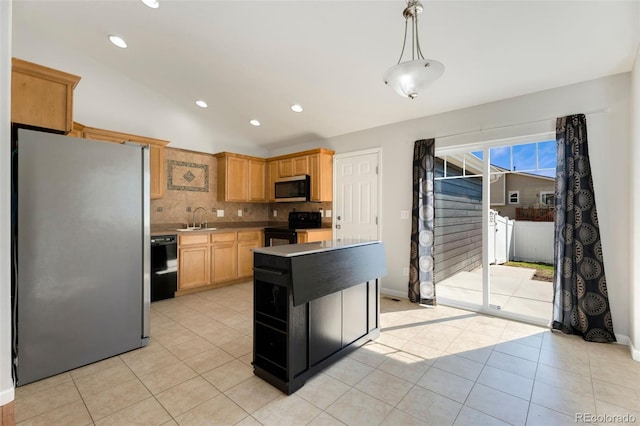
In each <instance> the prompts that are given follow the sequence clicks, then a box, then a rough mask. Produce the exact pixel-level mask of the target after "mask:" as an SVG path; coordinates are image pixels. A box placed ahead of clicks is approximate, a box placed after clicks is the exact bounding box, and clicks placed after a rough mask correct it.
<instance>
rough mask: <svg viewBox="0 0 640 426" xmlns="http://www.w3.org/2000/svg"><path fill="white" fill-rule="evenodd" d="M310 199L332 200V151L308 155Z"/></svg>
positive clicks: (321, 151) (322, 150)
mask: <svg viewBox="0 0 640 426" xmlns="http://www.w3.org/2000/svg"><path fill="white" fill-rule="evenodd" d="M309 169H310V170H309V175H311V201H333V151H327V150H324V149H321V150H319V152H318V153H315V154H310V155H309Z"/></svg>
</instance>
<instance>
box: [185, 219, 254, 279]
mask: <svg viewBox="0 0 640 426" xmlns="http://www.w3.org/2000/svg"><path fill="white" fill-rule="evenodd" d="M261 246H262V230H255V231H238V232H218V233H194V234H189V235H184V234H182V235H179V237H178V291H180V290H191V289H195V288H198V287H205V286H212V285H216V284H224V283H226V282H232V281H234V280H237V279H239V278H246V277H250V276H252V275H253V252H251V249H252V248H254V247H261Z"/></svg>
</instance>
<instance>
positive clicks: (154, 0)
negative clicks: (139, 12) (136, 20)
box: [142, 0, 160, 9]
mask: <svg viewBox="0 0 640 426" xmlns="http://www.w3.org/2000/svg"><path fill="white" fill-rule="evenodd" d="M142 3H144V4H146V5H147V6H149V7H150V8H151V9H157V8H158V6H160V3H158V0H142Z"/></svg>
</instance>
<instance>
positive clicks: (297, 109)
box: [291, 104, 304, 112]
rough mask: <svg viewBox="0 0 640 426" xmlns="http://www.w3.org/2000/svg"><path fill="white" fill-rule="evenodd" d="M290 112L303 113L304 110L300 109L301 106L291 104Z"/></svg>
mask: <svg viewBox="0 0 640 426" xmlns="http://www.w3.org/2000/svg"><path fill="white" fill-rule="evenodd" d="M291 111H293V112H302V111H304V108H302V105H299V104H293V105H291Z"/></svg>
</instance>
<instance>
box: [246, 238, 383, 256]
mask: <svg viewBox="0 0 640 426" xmlns="http://www.w3.org/2000/svg"><path fill="white" fill-rule="evenodd" d="M369 244H381V241H379V240H364V239H356V238H343V239H339V240H327V241H317V242H312V243H303V244H285V245H281V246H272V247H258V248H254V249H252V250H253V252H254V253H260V254H267V255H271V256H279V257H295V256H304V255H307V254H312V253H322V252H328V251H333V250H340V249H345V248H349V247H358V246H364V245H369Z"/></svg>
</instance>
